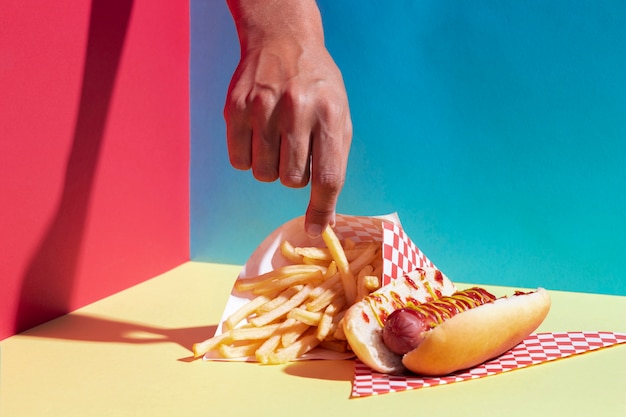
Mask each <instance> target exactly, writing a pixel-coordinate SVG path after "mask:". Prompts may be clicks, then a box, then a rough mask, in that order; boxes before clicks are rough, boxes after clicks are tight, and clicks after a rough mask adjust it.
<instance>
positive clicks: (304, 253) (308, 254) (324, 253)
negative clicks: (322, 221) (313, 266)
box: [295, 246, 333, 265]
mask: <svg viewBox="0 0 626 417" xmlns="http://www.w3.org/2000/svg"><path fill="white" fill-rule="evenodd" d="M295 252H296V253H297V254H298V255H300V256H301V257H303V258H311V259H317V260H320V261H326V262H325V263H324V265H328V262H330V261H332V259H333V258H332V256H331V255H330V252H329V251H328V249H326V248H317V247H313V246H311V247H303V248H296V249H295Z"/></svg>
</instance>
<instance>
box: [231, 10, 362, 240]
mask: <svg viewBox="0 0 626 417" xmlns="http://www.w3.org/2000/svg"><path fill="white" fill-rule="evenodd" d="M240 3H243V2H240ZM291 3H295V4H296V5H302V4H305V2H303V3H300V2H291ZM313 4H314V2H313ZM239 7H241V5H239ZM296 7H298V6H296ZM231 10H233V15H234V16H235V21H236V23H237V27H238V32H239V36H240V41H241V46H242V48H241V60H240V62H239V65H238V67H237V69H236V71H235V73H234V75H233V78H232V81H231V84H230V86H229V89H228V95H227V99H226V104H225V107H224V117H225V120H226V136H227V142H228V152H229V157H230V162H231V164H232V165H233V167H235V168H237V169H242V170H247V169H252V173H253V175H254V178H256V179H257V180H259V181H275V180H277V179H280V181H281V183H282V184H284V185H285V186H288V187H304V186H306V185H307V184H309V182H310V184H311V194H310V201H309V205H308V208H307V210H306V216H305V229H306V231H307V233H308V234H310V235H312V236H318V235H319V234H320V233H321V231H322V230H323V228H324V227H325V226H326V225H328V224H333V223H334V218H335V207H336V204H337V199H338V197H339V193H340V192H341V189H342V187H343V184H344V181H345V175H346V168H347V162H348V154H349V150H350V143H351V140H352V122H351V119H350V110H349V106H348V98H347V94H346V89H345V86H344V83H343V79H342V77H341V72H340V71H339V68H338V67H337V65H336V64H335V62H334V61H333V59H332V57H331V56H330V54H329V53H328V51H327V50H326V47H325V46H324V42H323V36H322V35H321V32H320V31H321V20H319V14H314V15H313V16H311V13H312V11H311V10H308V11H306V13H304V14H302V13H298V12H302V11H301V10H300V11H296V12H295V13H296V16H290V17H289V19H288V20H287V21H289V22H291V23H293V25H288V24H287V25H286V26H288V27H283V28H280V27H278V26H280V24H277V27H272V26H271V25H270V27H269V29H268V26H267V25H264V26H263V27H262V30H259V25H258V24H257V23H256V22H257V21H258V20H263V19H260V16H259V15H258V14H254V15H253V16H254V19H255V20H254V24H251V23H250V19H249V18H248V19H246V18H245V17H246V15H245V12H246V10H242V9H241V8H239V9H237V8H233V7H232V5H231ZM316 10H317V9H315V10H314V11H316ZM247 11H250V9H247ZM282 11H283V12H284V10H282ZM263 12H264V13H267V14H268V15H269V17H270V18H275V17H276V15H275V14H274V13H271V12H270V11H269V10H267V9H264V10H263ZM292 12H293V11H292ZM282 17H283V18H286V17H285V16H282ZM238 19H239V20H238ZM267 21H268V20H267V18H266V19H264V22H267Z"/></svg>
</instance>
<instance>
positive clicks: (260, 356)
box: [255, 319, 308, 363]
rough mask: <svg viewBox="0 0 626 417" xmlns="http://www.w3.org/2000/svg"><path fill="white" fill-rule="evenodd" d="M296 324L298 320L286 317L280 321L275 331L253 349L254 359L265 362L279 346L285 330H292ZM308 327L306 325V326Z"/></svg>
mask: <svg viewBox="0 0 626 417" xmlns="http://www.w3.org/2000/svg"><path fill="white" fill-rule="evenodd" d="M297 326H298V321H297V320H295V319H287V320H285V321H284V322H282V323H281V324H280V325H279V327H278V329H276V332H275V333H274V334H272V335H271V336H270V337H269V338H267V339H266V340H265V342H263V344H262V345H261V346H259V348H258V349H257V350H256V351H255V357H256V360H257V361H259V362H261V363H267V362H268V361H269V357H270V355H271V354H272V352H274V351H275V349H276V348H277V347H278V346H279V344H280V341H281V339H282V337H283V335H285V334H286V333H287V332H289V331H291V330H293V329H294V328H296V327H297ZM307 328H308V326H307Z"/></svg>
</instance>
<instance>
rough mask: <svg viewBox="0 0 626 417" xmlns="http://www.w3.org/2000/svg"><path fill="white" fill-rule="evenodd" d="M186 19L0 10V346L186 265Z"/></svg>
mask: <svg viewBox="0 0 626 417" xmlns="http://www.w3.org/2000/svg"><path fill="white" fill-rule="evenodd" d="M188 20H189V10H188V5H187V4H186V2H179V1H175V0H170V1H162V2H150V1H149V0H135V1H132V0H118V1H104V0H93V1H92V2H74V1H70V0H66V1H58V2H47V1H33V2H29V3H28V6H26V4H25V3H23V2H20V1H3V2H2V4H1V5H0V91H1V92H2V93H1V94H0V169H1V170H2V175H0V195H1V196H2V204H0V254H1V256H2V262H0V280H1V282H2V290H1V291H0V339H2V338H5V337H7V336H9V335H11V334H13V333H14V332H17V331H21V330H24V329H27V328H29V327H32V326H33V325H36V324H39V323H41V322H43V321H46V320H48V319H51V318H54V317H56V316H58V315H60V314H63V313H65V312H67V311H71V310H73V309H75V308H78V307H80V306H82V305H85V304H88V303H90V302H93V301H95V300H97V299H99V298H102V297H104V296H107V295H110V294H112V293H114V292H117V291H119V290H121V289H124V288H127V287H129V286H131V285H134V284H136V283H138V282H141V281H143V280H145V279H148V278H151V277H153V276H155V275H157V274H159V273H161V272H164V271H165V270H167V269H169V268H172V267H174V266H176V265H178V264H179V263H181V262H183V261H185V260H187V259H188V258H189V251H188V246H189V232H188V230H189V226H188V223H189V220H188V219H189V215H188V212H189V206H188V204H189V203H188V201H189V190H188V188H189V185H188V184H189V181H188V159H189V144H188V142H189V104H188V103H189V101H188V79H189V75H188V74H189V67H188V44H189V22H188Z"/></svg>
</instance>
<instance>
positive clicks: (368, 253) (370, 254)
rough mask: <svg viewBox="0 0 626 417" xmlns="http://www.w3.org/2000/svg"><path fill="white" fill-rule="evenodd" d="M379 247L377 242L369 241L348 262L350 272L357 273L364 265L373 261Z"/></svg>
mask: <svg viewBox="0 0 626 417" xmlns="http://www.w3.org/2000/svg"><path fill="white" fill-rule="evenodd" d="M379 249H380V243H379V242H370V243H369V244H368V245H367V247H366V248H365V250H363V252H361V254H360V255H359V256H358V257H357V258H356V259H354V260H353V261H352V262H350V271H352V273H357V272H358V271H360V270H361V269H362V268H363V267H364V266H365V265H368V264H370V263H371V262H373V261H374V259H375V258H376V256H377V255H378V250H379Z"/></svg>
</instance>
